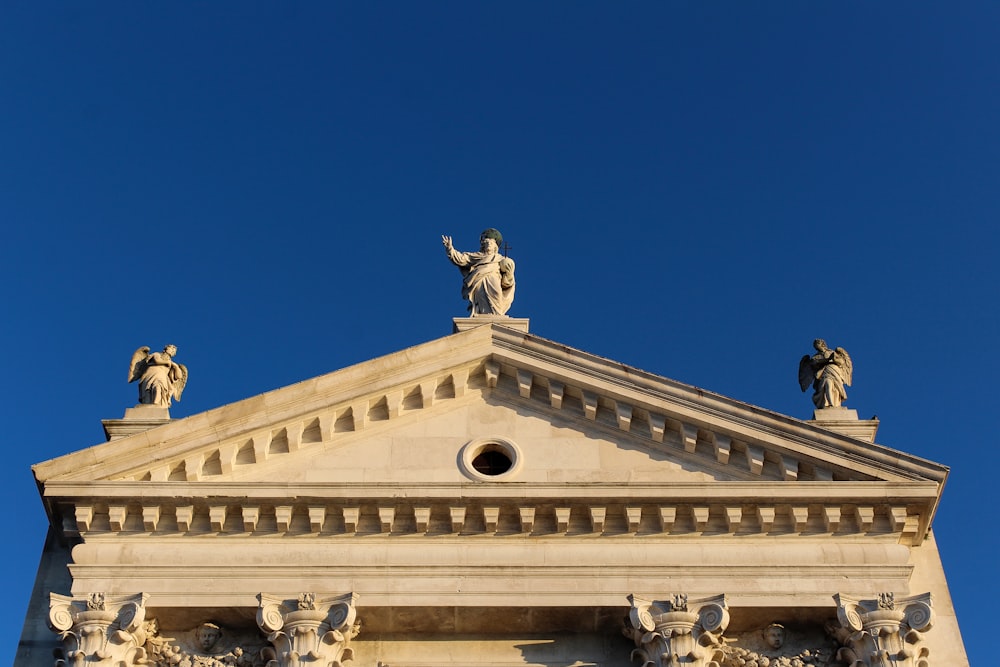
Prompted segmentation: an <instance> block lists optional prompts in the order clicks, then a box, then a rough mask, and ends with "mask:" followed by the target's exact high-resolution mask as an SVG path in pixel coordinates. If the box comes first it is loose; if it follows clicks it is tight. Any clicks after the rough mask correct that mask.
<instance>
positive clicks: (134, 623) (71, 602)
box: [49, 593, 148, 667]
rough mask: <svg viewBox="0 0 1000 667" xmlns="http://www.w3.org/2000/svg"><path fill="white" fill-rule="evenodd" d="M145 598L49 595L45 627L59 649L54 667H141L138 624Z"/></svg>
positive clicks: (143, 640)
mask: <svg viewBox="0 0 1000 667" xmlns="http://www.w3.org/2000/svg"><path fill="white" fill-rule="evenodd" d="M147 597H148V596H146V595H145V594H142V593H139V594H136V595H105V594H104V593H91V594H90V595H89V596H88V597H86V598H72V597H66V596H64V595H59V594H57V593H50V594H49V627H50V628H51V629H52V631H53V632H57V633H59V639H60V640H62V648H61V649H58V650H57V651H56V661H55V664H56V667H64V666H65V667H69V666H70V665H73V666H76V665H84V664H86V665H88V667H89V666H94V667H98V666H100V667H104V666H106V667H120V666H121V667H127V666H130V665H141V664H145V662H146V660H145V657H146V653H145V650H144V649H143V648H142V647H143V644H145V643H146V637H145V632H144V631H143V629H142V627H143V624H142V621H143V619H144V618H145V615H146V607H145V605H146V599H147Z"/></svg>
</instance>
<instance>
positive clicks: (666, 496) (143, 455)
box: [34, 324, 947, 539]
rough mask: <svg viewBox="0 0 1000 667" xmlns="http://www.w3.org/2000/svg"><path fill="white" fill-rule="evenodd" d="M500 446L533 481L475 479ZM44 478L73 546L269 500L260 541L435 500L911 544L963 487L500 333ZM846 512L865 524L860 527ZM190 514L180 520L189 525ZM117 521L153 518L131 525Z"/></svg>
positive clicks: (826, 435)
mask: <svg viewBox="0 0 1000 667" xmlns="http://www.w3.org/2000/svg"><path fill="white" fill-rule="evenodd" d="M470 443H471V444H470ZM477 443H478V444H477ZM484 443H485V444H486V445H488V447H487V449H488V448H490V447H492V448H493V449H496V450H498V451H500V452H501V454H503V453H504V452H505V451H506V453H507V455H508V459H513V460H512V461H511V463H516V466H515V467H516V468H517V469H516V470H515V471H512V472H511V473H503V474H499V475H496V476H489V475H486V476H482V475H478V474H477V472H476V471H475V470H474V469H472V467H471V465H470V461H464V463H463V459H462V456H466V457H468V456H471V454H470V452H471V451H472V450H471V449H470V447H471V448H473V449H474V448H475V447H479V448H480V449H482V448H483V447H482V445H483V444H484ZM491 443H492V444H491ZM504 448H507V449H506V450H505V449H504ZM463 452H464V454H463ZM472 453H474V452H472ZM34 471H35V474H36V477H37V479H38V480H39V482H40V484H41V485H42V487H43V493H44V494H45V496H46V498H47V499H48V505H49V506H50V512H52V513H55V509H56V507H55V506H56V505H59V503H60V502H61V503H63V505H62V507H63V511H62V514H63V515H65V511H64V510H65V508H66V507H67V505H66V503H67V502H70V500H71V501H72V505H73V510H72V512H73V518H72V520H69V523H71V524H73V527H72V528H71V529H72V530H77V529H80V528H81V527H83V528H85V529H88V530H89V529H90V528H91V523H92V522H91V521H88V517H93V516H97V515H98V514H101V512H104V511H107V512H108V516H109V517H112V518H109V519H108V525H109V526H113V525H118V527H119V528H122V529H124V522H125V520H124V519H122V521H118V522H116V521H115V520H114V518H113V514H114V512H113V511H110V510H106V509H105V508H106V507H108V506H111V507H124V505H125V504H126V500H127V499H134V498H146V499H149V506H148V507H146V506H143V508H142V509H141V512H142V516H144V517H147V518H149V519H150V521H148V522H146V521H145V519H143V522H144V523H148V524H149V525H152V526H154V527H155V525H156V523H157V520H154V517H159V516H160V514H161V513H162V512H163V511H164V510H166V511H168V513H169V512H171V511H173V512H174V513H175V516H177V512H176V510H175V509H173V508H172V507H171V508H167V507H166V506H167V505H171V504H172V505H179V506H181V507H182V508H183V507H187V506H188V505H189V504H190V503H188V501H187V500H184V498H187V499H189V500H190V501H191V502H192V503H193V501H194V500H195V499H198V498H205V497H209V496H211V497H216V498H227V497H229V498H248V497H256V498H258V502H257V503H256V505H254V503H250V505H254V507H257V508H258V509H257V510H253V509H251V510H250V511H247V512H244V515H243V523H244V524H247V525H252V524H255V519H254V516H255V514H254V512H255V511H259V507H260V506H266V507H268V508H273V507H291V505H289V504H288V503H287V502H285V501H283V500H282V498H283V497H303V498H313V499H316V503H318V504H316V505H315V507H317V508H318V507H320V505H323V503H327V504H328V501H329V502H332V501H333V500H334V499H337V500H338V502H340V501H343V500H344V499H345V498H346V499H349V501H346V502H348V505H349V506H348V505H344V503H343V502H341V504H340V506H338V507H339V509H337V512H339V514H338V519H337V522H338V523H337V525H338V526H347V527H350V526H351V525H353V526H354V527H355V529H357V525H358V522H359V521H361V517H362V515H363V514H364V510H363V506H364V504H365V502H366V500H367V501H371V503H374V506H377V509H376V513H377V514H378V515H379V516H380V518H379V520H378V521H377V523H379V524H382V525H383V527H385V525H388V527H389V529H391V528H392V523H393V521H394V520H395V517H396V512H397V507H396V506H395V505H394V506H393V507H391V508H390V507H389V504H390V503H389V502H388V499H391V498H400V497H406V498H410V499H414V498H416V499H422V500H417V501H416V502H417V505H412V503H411V504H410V505H407V506H406V507H405V508H404V510H403V513H404V514H405V515H406V516H407V517H410V516H412V517H414V518H412V519H408V521H412V522H413V523H414V524H415V525H417V526H420V525H423V526H425V528H426V525H427V524H428V522H430V521H431V520H430V518H429V517H430V512H431V508H432V506H435V504H437V505H447V506H452V507H457V505H456V503H455V500H456V498H465V499H470V498H471V499H472V500H473V501H474V504H476V509H475V510H474V512H475V513H477V516H480V517H481V518H480V519H479V520H480V521H481V522H483V525H484V526H490V525H492V526H493V527H494V529H495V528H496V525H497V522H498V521H500V519H499V518H498V517H499V514H497V515H492V516H493V520H492V521H491V519H490V517H491V514H490V512H486V513H485V514H484V513H483V509H482V508H483V507H484V503H486V505H485V506H486V507H487V509H490V507H489V505H490V503H491V502H492V503H493V505H494V506H495V507H493V509H495V510H496V512H497V513H499V511H500V507H501V506H505V505H504V504H505V503H506V504H507V505H510V506H511V508H512V509H510V510H509V513H513V515H515V516H516V517H517V518H518V520H519V521H524V520H525V517H528V516H529V515H532V514H533V512H534V510H532V511H528V509H527V505H529V504H532V503H533V504H534V507H536V508H537V507H545V508H546V509H545V511H546V512H548V507H549V505H551V506H553V507H556V506H558V505H559V503H560V502H562V503H563V505H564V507H563V509H564V510H565V511H564V512H563V513H562V514H561V515H560V514H559V513H556V514H555V517H556V518H555V523H556V526H557V527H559V526H563V527H565V526H564V525H563V524H565V525H569V522H570V517H571V516H572V515H573V510H572V507H577V510H575V511H576V512H577V514H579V513H580V512H583V514H584V515H585V516H589V519H588V520H589V521H591V524H590V525H591V528H593V526H594V525H595V524H594V522H597V523H598V524H600V525H602V526H603V524H604V522H605V521H606V520H607V519H606V517H607V516H608V512H609V511H610V512H611V516H613V517H616V518H615V519H614V520H615V521H619V523H623V524H624V526H625V528H626V529H627V530H632V531H635V530H638V529H639V526H640V524H641V523H642V521H648V520H649V515H650V513H651V512H652V514H653V520H654V522H658V525H659V526H660V527H661V529H662V528H663V526H667V527H668V529H669V527H670V526H671V525H673V523H674V522H676V521H677V518H676V517H677V516H678V515H677V512H678V508H680V510H679V511H680V516H681V517H682V519H683V522H684V526H685V528H684V529H685V530H687V529H698V530H702V531H704V530H707V529H709V528H710V527H711V526H715V527H716V529H720V530H731V531H738V530H741V529H747V526H748V521H747V516H746V514H747V513H752V514H753V515H754V519H753V522H750V523H753V525H755V526H756V527H757V528H756V530H764V531H765V532H766V531H767V530H770V529H773V527H774V525H775V522H777V523H778V524H779V525H784V524H788V525H790V526H791V527H792V529H796V530H804V529H805V528H806V527H807V525H814V524H816V523H817V522H818V523H819V524H820V528H822V529H829V528H830V526H831V525H832V526H834V528H837V527H838V526H839V525H840V523H841V522H842V521H848V520H849V521H852V522H854V523H855V524H856V525H857V526H858V529H859V530H862V532H864V531H865V530H868V531H870V530H889V531H894V532H899V533H900V534H907V535H909V536H910V537H911V538H916V536H918V535H920V534H922V532H924V531H925V530H926V528H927V526H928V525H929V522H930V519H931V517H932V515H933V511H934V507H935V506H936V503H937V498H938V496H939V494H940V490H941V487H942V485H943V483H944V480H945V478H946V476H947V469H946V468H945V467H943V466H940V465H937V464H934V463H931V462H928V461H924V460H922V459H919V458H917V457H912V456H909V455H907V454H905V453H903V452H899V451H895V450H892V449H889V448H887V447H883V446H880V445H877V444H873V443H870V442H864V441H862V440H858V439H855V438H852V437H849V436H846V435H843V434H841V433H837V432H833V431H831V430H828V429H824V428H821V427H820V426H818V425H816V424H814V423H809V422H803V421H799V420H796V419H793V418H790V417H787V416H784V415H779V414H776V413H772V412H769V411H766V410H763V409H761V408H757V407H754V406H750V405H747V404H745V403H741V402H739V401H735V400H732V399H729V398H726V397H724V396H720V395H717V394H712V393H710V392H706V391H704V390H701V389H698V388H696V387H692V386H690V385H685V384H682V383H679V382H675V381H673V380H669V379H667V378H663V377H659V376H656V375H653V374H651V373H647V372H644V371H641V370H638V369H635V368H630V367H628V366H624V365H622V364H620V363H618V362H614V361H610V360H607V359H603V358H601V357H597V356H594V355H591V354H588V353H586V352H583V351H580V350H575V349H572V348H568V347H566V346H564V345H561V344H558V343H554V342H552V341H548V340H545V339H542V338H539V337H537V336H531V335H527V334H525V333H523V332H518V331H515V330H512V329H509V328H506V327H504V326H501V325H497V324H488V325H484V326H481V327H477V328H473V329H470V330H467V331H463V332H461V333H456V334H453V335H451V336H447V337H445V338H441V339H437V340H434V341H430V342H428V343H425V344H422V345H419V346H416V347H413V348H409V349H407V350H404V351H401V352H398V353H395V354H391V355H388V356H385V357H381V358H378V359H374V360H371V361H368V362H364V363H361V364H358V365H355V366H352V367H349V368H346V369H343V370H340V371H335V372H333V373H329V374H327V375H323V376H319V377H316V378H313V379H311V380H307V381H304V382H300V383H298V384H295V385H291V386H288V387H284V388H281V389H277V390H275V391H272V392H268V393H265V394H261V395H259V396H255V397H252V398H249V399H246V400H243V401H239V402H237V403H233V404H230V405H226V406H223V407H220V408H217V409H214V410H210V411H207V412H204V413H201V414H198V415H193V416H191V417H188V418H185V419H180V420H176V421H172V422H169V423H167V424H164V425H162V426H158V427H156V428H152V429H150V430H147V431H144V432H141V433H136V434H133V435H129V436H127V437H122V438H119V439H116V440H112V441H111V442H107V443H103V444H100V445H96V446H94V447H91V448H89V449H85V450H82V451H79V452H75V453H72V454H68V455H66V456H63V457H60V458H57V459H53V460H51V461H46V462H44V463H40V464H37V465H36V466H35V467H34ZM115 499H117V500H115ZM157 499H159V500H157ZM168 499H174V500H173V501H170V502H168ZM324 499H326V500H324ZM490 499H493V500H492V501H491V500H490ZM321 501H322V502H321ZM115 503H120V505H116V504H115ZM157 503H159V505H157ZM283 503H284V504H283ZM351 503H353V504H351ZM421 503H422V504H421ZM574 503H575V504H574ZM629 503H631V504H632V505H631V507H632V509H631V510H630V509H629V508H628V507H627V506H629ZM699 503H700V504H699ZM449 504H450V505H449ZM325 506H326V505H324V507H325ZM219 507H222V505H221V504H220V505H219ZM227 507H229V508H230V509H231V508H232V505H231V504H230V505H229V506H227ZM761 507H763V510H761V509H760V508H761ZM81 508H84V509H82V510H81ZM378 508H380V509H378ZM580 508H583V509H580ZM608 508H612V509H610V510H609V509H608ZM644 508H645V509H644ZM650 508H652V509H650ZM345 509H346V510H347V511H346V513H345ZM493 509H490V511H491V512H492V511H493ZM845 509H846V513H847V514H848V515H849V517H848V518H847V519H842V514H844V511H845ZM416 510H419V511H416ZM187 511H188V510H186V509H182V510H181V512H180V517H179V518H175V519H173V520H174V521H177V522H179V524H180V525H182V526H183V525H184V524H185V522H184V513H185V512H187ZM191 511H192V517H193V512H194V510H191ZM271 511H272V510H271V509H268V510H267V512H271ZM290 512H292V510H286V513H289V514H288V516H287V517H286V520H285V521H282V520H281V512H276V513H275V516H277V517H278V518H276V519H275V525H276V526H278V525H285V526H286V527H287V524H288V521H290V520H291V518H290V517H291V514H290ZM421 512H425V514H421ZM118 514H119V515H120V516H122V517H127V516H129V515H130V514H131V515H132V516H138V514H137V513H136V512H130V511H129V510H128V509H120V510H119V511H118ZM209 514H211V513H209ZM457 515H462V516H463V517H464V511H463V512H457V514H456V516H457ZM421 516H424V519H423V520H421ZM449 516H450V515H449ZM560 516H561V517H562V518H561V519H560ZM222 517H230V511H229V509H226V510H223V509H218V510H217V511H216V518H215V520H212V519H210V523H211V526H212V527H214V528H219V529H222V528H223V527H224V525H225V522H226V521H227V520H230V519H229V518H222ZM317 517H322V520H318V519H317ZM720 517H721V518H720ZM817 517H819V518H818V519H817ZM326 519H327V510H325V509H324V510H319V509H317V510H316V511H315V512H312V518H311V519H310V525H312V526H313V527H314V528H315V529H316V530H323V529H324V528H323V526H324V525H325V522H326ZM619 519H620V520H619ZM62 520H63V523H64V525H66V524H67V517H66V516H63V518H62ZM135 520H137V519H135ZM317 521H318V522H317ZM455 521H458V520H457V519H455ZM464 521H465V519H464V518H462V519H461V521H458V523H459V524H463V525H464ZM720 521H721V527H720V526H719V525H718V524H719V523H720ZM754 522H755V523H754ZM453 523H454V521H453ZM528 523H529V524H530V523H531V520H528ZM148 527H149V526H147V528H148ZM917 539H918V538H917Z"/></svg>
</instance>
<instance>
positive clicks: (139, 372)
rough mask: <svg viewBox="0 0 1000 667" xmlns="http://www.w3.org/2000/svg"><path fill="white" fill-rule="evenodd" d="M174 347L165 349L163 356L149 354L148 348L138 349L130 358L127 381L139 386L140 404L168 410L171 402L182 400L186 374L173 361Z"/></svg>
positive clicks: (159, 353) (160, 353) (182, 366)
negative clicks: (171, 400) (136, 383)
mask: <svg viewBox="0 0 1000 667" xmlns="http://www.w3.org/2000/svg"><path fill="white" fill-rule="evenodd" d="M176 354H177V346H176V345H167V346H166V347H164V348H163V352H153V353H152V354H150V352H149V347H148V346H143V347H140V348H139V349H138V350H136V351H135V352H134V353H133V354H132V362H131V363H130V364H129V367H128V381H129V382H135V381H137V380H138V382H139V403H140V404H141V405H156V406H158V407H161V408H169V407H170V399H174V400H177V401H179V400H181V393H182V392H183V391H184V386H185V385H187V379H188V370H187V367H186V366H184V365H183V364H178V363H177V362H175V361H174V355H176Z"/></svg>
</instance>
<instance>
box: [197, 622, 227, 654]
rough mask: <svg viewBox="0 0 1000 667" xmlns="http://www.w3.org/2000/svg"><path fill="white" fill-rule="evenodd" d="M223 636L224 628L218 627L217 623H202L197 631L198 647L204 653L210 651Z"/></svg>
mask: <svg viewBox="0 0 1000 667" xmlns="http://www.w3.org/2000/svg"><path fill="white" fill-rule="evenodd" d="M221 636H222V628H220V627H219V626H217V625H216V624H215V623H202V624H201V625H199V626H198V629H197V630H196V631H195V637H196V638H197V639H198V646H200V647H201V648H202V650H204V651H210V650H211V649H212V647H213V646H215V643H216V642H217V641H219V637H221Z"/></svg>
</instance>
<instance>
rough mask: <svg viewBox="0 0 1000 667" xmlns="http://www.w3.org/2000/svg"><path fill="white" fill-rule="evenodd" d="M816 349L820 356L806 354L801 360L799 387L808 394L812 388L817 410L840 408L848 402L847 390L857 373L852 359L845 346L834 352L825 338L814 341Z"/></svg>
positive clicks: (817, 354)
mask: <svg viewBox="0 0 1000 667" xmlns="http://www.w3.org/2000/svg"><path fill="white" fill-rule="evenodd" d="M813 347H814V348H816V354H814V355H812V356H809V355H808V354H806V355H804V356H803V357H802V359H800V360H799V387H801V389H802V391H805V390H806V389H808V388H809V385H810V384H811V385H812V388H813V404H814V405H815V406H816V407H817V408H820V409H822V408H837V407H840V404H841V403H843V402H844V401H845V400H846V399H847V391H845V390H844V387H845V386H847V387H850V386H851V375H852V373H853V372H854V366H853V365H852V364H851V357H850V356H849V355H848V354H847V350H845V349H844V348H842V347H838V348H837V349H835V350H831V349H830V348H828V347H827V346H826V341H825V340H823V339H822V338H817V339H816V340H814V341H813Z"/></svg>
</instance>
